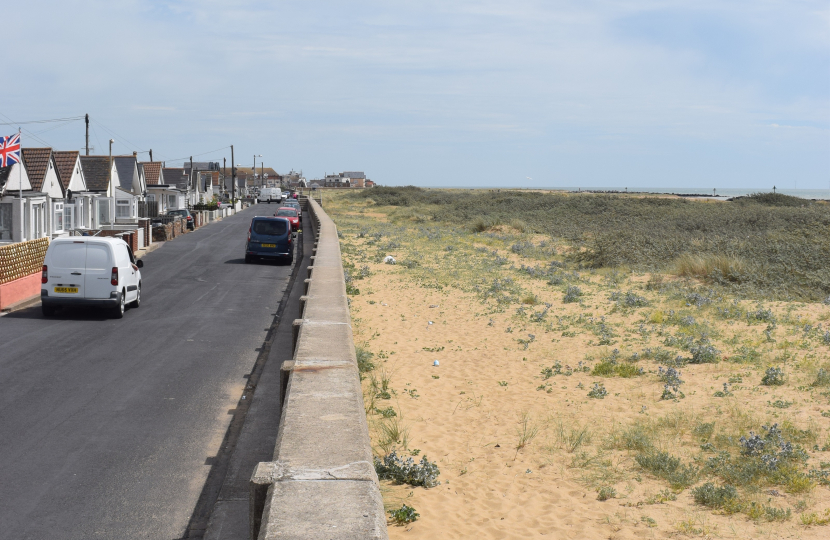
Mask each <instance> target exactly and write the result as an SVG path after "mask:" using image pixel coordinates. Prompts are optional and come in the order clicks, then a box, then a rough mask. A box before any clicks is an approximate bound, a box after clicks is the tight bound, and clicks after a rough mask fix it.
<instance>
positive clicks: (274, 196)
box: [259, 187, 282, 204]
mask: <svg viewBox="0 0 830 540" xmlns="http://www.w3.org/2000/svg"><path fill="white" fill-rule="evenodd" d="M259 200H260V201H262V202H267V203H268V204H271V202H272V201H273V202H277V203H280V202H282V191H280V188H270V187H266V188H262V189H261V190H260V192H259Z"/></svg>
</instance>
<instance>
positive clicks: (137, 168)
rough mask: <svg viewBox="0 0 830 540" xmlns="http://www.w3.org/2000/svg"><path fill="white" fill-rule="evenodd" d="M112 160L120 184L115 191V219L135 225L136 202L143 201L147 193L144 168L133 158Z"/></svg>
mask: <svg viewBox="0 0 830 540" xmlns="http://www.w3.org/2000/svg"><path fill="white" fill-rule="evenodd" d="M112 160H113V162H114V163H115V168H116V170H118V181H119V184H120V185H119V186H118V187H117V188H116V189H115V219H116V221H118V222H122V223H125V222H133V223H137V221H136V220H137V219H138V202H139V201H143V200H144V193H145V192H146V191H147V186H146V184H145V182H146V180H145V176H144V167H142V166H141V164H140V163H139V162H138V160H137V159H136V157H135V156H117V157H113V158H112Z"/></svg>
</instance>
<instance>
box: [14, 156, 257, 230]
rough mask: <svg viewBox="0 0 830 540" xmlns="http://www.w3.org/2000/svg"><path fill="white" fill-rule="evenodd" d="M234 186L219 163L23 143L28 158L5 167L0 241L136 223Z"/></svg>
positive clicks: (185, 206) (240, 190)
mask: <svg viewBox="0 0 830 540" xmlns="http://www.w3.org/2000/svg"><path fill="white" fill-rule="evenodd" d="M188 165H189V164H188ZM199 165H202V164H199ZM216 165H218V164H216ZM204 169H207V167H204ZM244 186H245V184H244V183H240V184H239V186H238V187H239V188H240V189H239V191H238V193H239V195H243V196H244V194H245V189H244ZM230 188H231V184H230V179H228V180H227V182H225V180H224V177H223V175H221V174H220V173H219V171H218V170H215V169H214V170H200V168H197V167H196V166H195V164H194V167H193V170H191V169H190V167H189V166H188V167H181V168H167V167H164V164H163V163H161V162H153V161H149V162H148V161H144V162H142V161H139V160H138V158H137V157H136V156H135V155H128V156H113V157H112V158H110V157H109V156H86V155H81V153H80V152H78V151H58V150H53V149H52V148H23V149H21V162H20V163H14V164H12V165H11V166H8V167H0V245H2V244H7V243H12V242H20V241H22V240H34V239H37V238H44V237H48V238H57V237H59V236H66V235H69V234H72V233H73V231H78V232H83V231H85V230H91V229H106V228H119V227H121V226H126V225H136V224H137V220H138V218H140V217H152V216H154V215H156V214H163V213H167V212H169V211H170V210H175V209H181V208H187V207H188V206H192V205H194V204H197V203H199V202H201V201H208V200H210V199H212V198H213V196H214V195H220V194H222V193H225V192H228V191H230Z"/></svg>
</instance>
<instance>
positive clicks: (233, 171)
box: [231, 145, 236, 208]
mask: <svg viewBox="0 0 830 540" xmlns="http://www.w3.org/2000/svg"><path fill="white" fill-rule="evenodd" d="M235 199H236V162H235V161H234V160H233V145H231V200H232V201H234V202H233V204H234V208H236V201H235Z"/></svg>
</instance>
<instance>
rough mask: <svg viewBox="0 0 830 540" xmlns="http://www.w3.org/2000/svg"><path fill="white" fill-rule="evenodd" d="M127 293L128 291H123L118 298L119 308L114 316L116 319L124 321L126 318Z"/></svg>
mask: <svg viewBox="0 0 830 540" xmlns="http://www.w3.org/2000/svg"><path fill="white" fill-rule="evenodd" d="M126 295H127V293H126V291H122V292H121V294H120V295H119V298H118V306H117V307H116V308H115V311H113V316H114V317H115V318H116V319H123V318H124V310H126V309H127V305H126V304H125V301H126V300H125V297H126Z"/></svg>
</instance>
